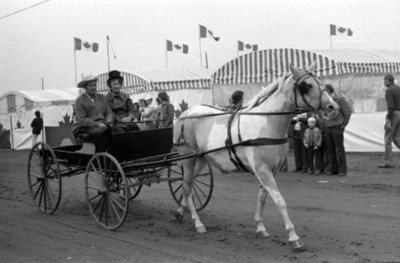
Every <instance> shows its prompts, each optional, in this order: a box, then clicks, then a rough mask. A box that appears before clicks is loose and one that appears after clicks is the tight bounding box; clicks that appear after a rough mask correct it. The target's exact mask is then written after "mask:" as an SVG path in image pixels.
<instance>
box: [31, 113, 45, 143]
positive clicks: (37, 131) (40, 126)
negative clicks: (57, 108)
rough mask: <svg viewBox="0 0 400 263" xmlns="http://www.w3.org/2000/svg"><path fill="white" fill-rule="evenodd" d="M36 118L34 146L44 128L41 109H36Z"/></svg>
mask: <svg viewBox="0 0 400 263" xmlns="http://www.w3.org/2000/svg"><path fill="white" fill-rule="evenodd" d="M35 116H36V117H35V118H34V119H33V120H32V123H31V127H32V147H33V146H35V144H36V142H37V138H38V136H39V134H40V133H41V131H42V130H43V119H42V118H41V117H40V111H38V110H37V111H35Z"/></svg>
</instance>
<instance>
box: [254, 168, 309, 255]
mask: <svg viewBox="0 0 400 263" xmlns="http://www.w3.org/2000/svg"><path fill="white" fill-rule="evenodd" d="M256 175H257V177H258V179H259V180H260V183H261V184H262V186H263V187H264V188H265V190H267V191H268V193H269V195H270V196H271V198H272V200H273V201H274V203H275V205H276V207H277V208H278V209H279V212H280V213H281V215H282V217H283V221H284V223H285V229H286V231H287V232H288V234H289V242H290V244H291V245H292V248H293V249H294V250H295V251H298V252H300V251H304V250H305V248H304V244H303V242H301V240H300V238H299V236H298V235H297V234H296V231H295V230H294V225H293V223H292V221H291V220H290V218H289V214H288V212H287V206H286V202H285V199H283V196H282V194H281V193H280V192H279V189H278V186H277V185H276V182H275V178H274V174H273V172H272V171H271V169H270V168H269V167H268V166H267V165H266V164H264V165H260V166H259V167H258V169H257V170H256Z"/></svg>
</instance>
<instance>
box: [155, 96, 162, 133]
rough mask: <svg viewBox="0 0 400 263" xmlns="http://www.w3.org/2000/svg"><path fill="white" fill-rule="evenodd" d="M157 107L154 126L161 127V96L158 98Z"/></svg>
mask: <svg viewBox="0 0 400 263" xmlns="http://www.w3.org/2000/svg"><path fill="white" fill-rule="evenodd" d="M156 102H157V107H156V109H155V110H154V126H155V128H158V127H160V120H161V100H160V98H159V97H157V98H156Z"/></svg>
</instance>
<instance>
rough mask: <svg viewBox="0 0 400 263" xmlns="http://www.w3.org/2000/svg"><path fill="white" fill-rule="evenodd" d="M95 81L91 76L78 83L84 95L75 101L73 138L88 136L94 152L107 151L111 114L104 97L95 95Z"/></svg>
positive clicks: (111, 123) (111, 121) (111, 120)
mask: <svg viewBox="0 0 400 263" xmlns="http://www.w3.org/2000/svg"><path fill="white" fill-rule="evenodd" d="M97 81H98V79H96V78H94V77H93V76H92V75H89V76H86V77H84V78H83V79H82V81H81V82H79V83H78V88H84V89H85V93H84V94H82V95H81V96H79V97H78V98H77V99H76V102H75V105H74V112H75V114H76V123H75V124H74V126H73V127H72V132H73V134H74V135H75V137H79V135H80V134H82V133H83V134H88V135H89V136H91V137H92V138H93V139H94V143H95V146H96V152H104V151H106V149H107V143H108V140H109V134H110V130H111V127H112V125H113V113H112V111H111V108H110V106H109V105H108V103H107V99H106V97H105V96H104V95H102V94H98V93H97V85H96V84H97Z"/></svg>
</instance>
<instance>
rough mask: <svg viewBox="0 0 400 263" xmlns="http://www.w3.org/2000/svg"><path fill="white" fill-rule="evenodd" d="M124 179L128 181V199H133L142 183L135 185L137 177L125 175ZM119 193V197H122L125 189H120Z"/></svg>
mask: <svg viewBox="0 0 400 263" xmlns="http://www.w3.org/2000/svg"><path fill="white" fill-rule="evenodd" d="M126 180H127V181H128V189H129V200H133V199H135V198H136V197H137V196H138V195H139V193H140V190H141V189H142V186H143V185H141V184H139V185H135V184H137V183H138V182H139V180H138V179H137V178H133V177H127V178H126ZM119 195H120V196H121V198H124V197H125V190H124V189H121V190H120V193H119Z"/></svg>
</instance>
